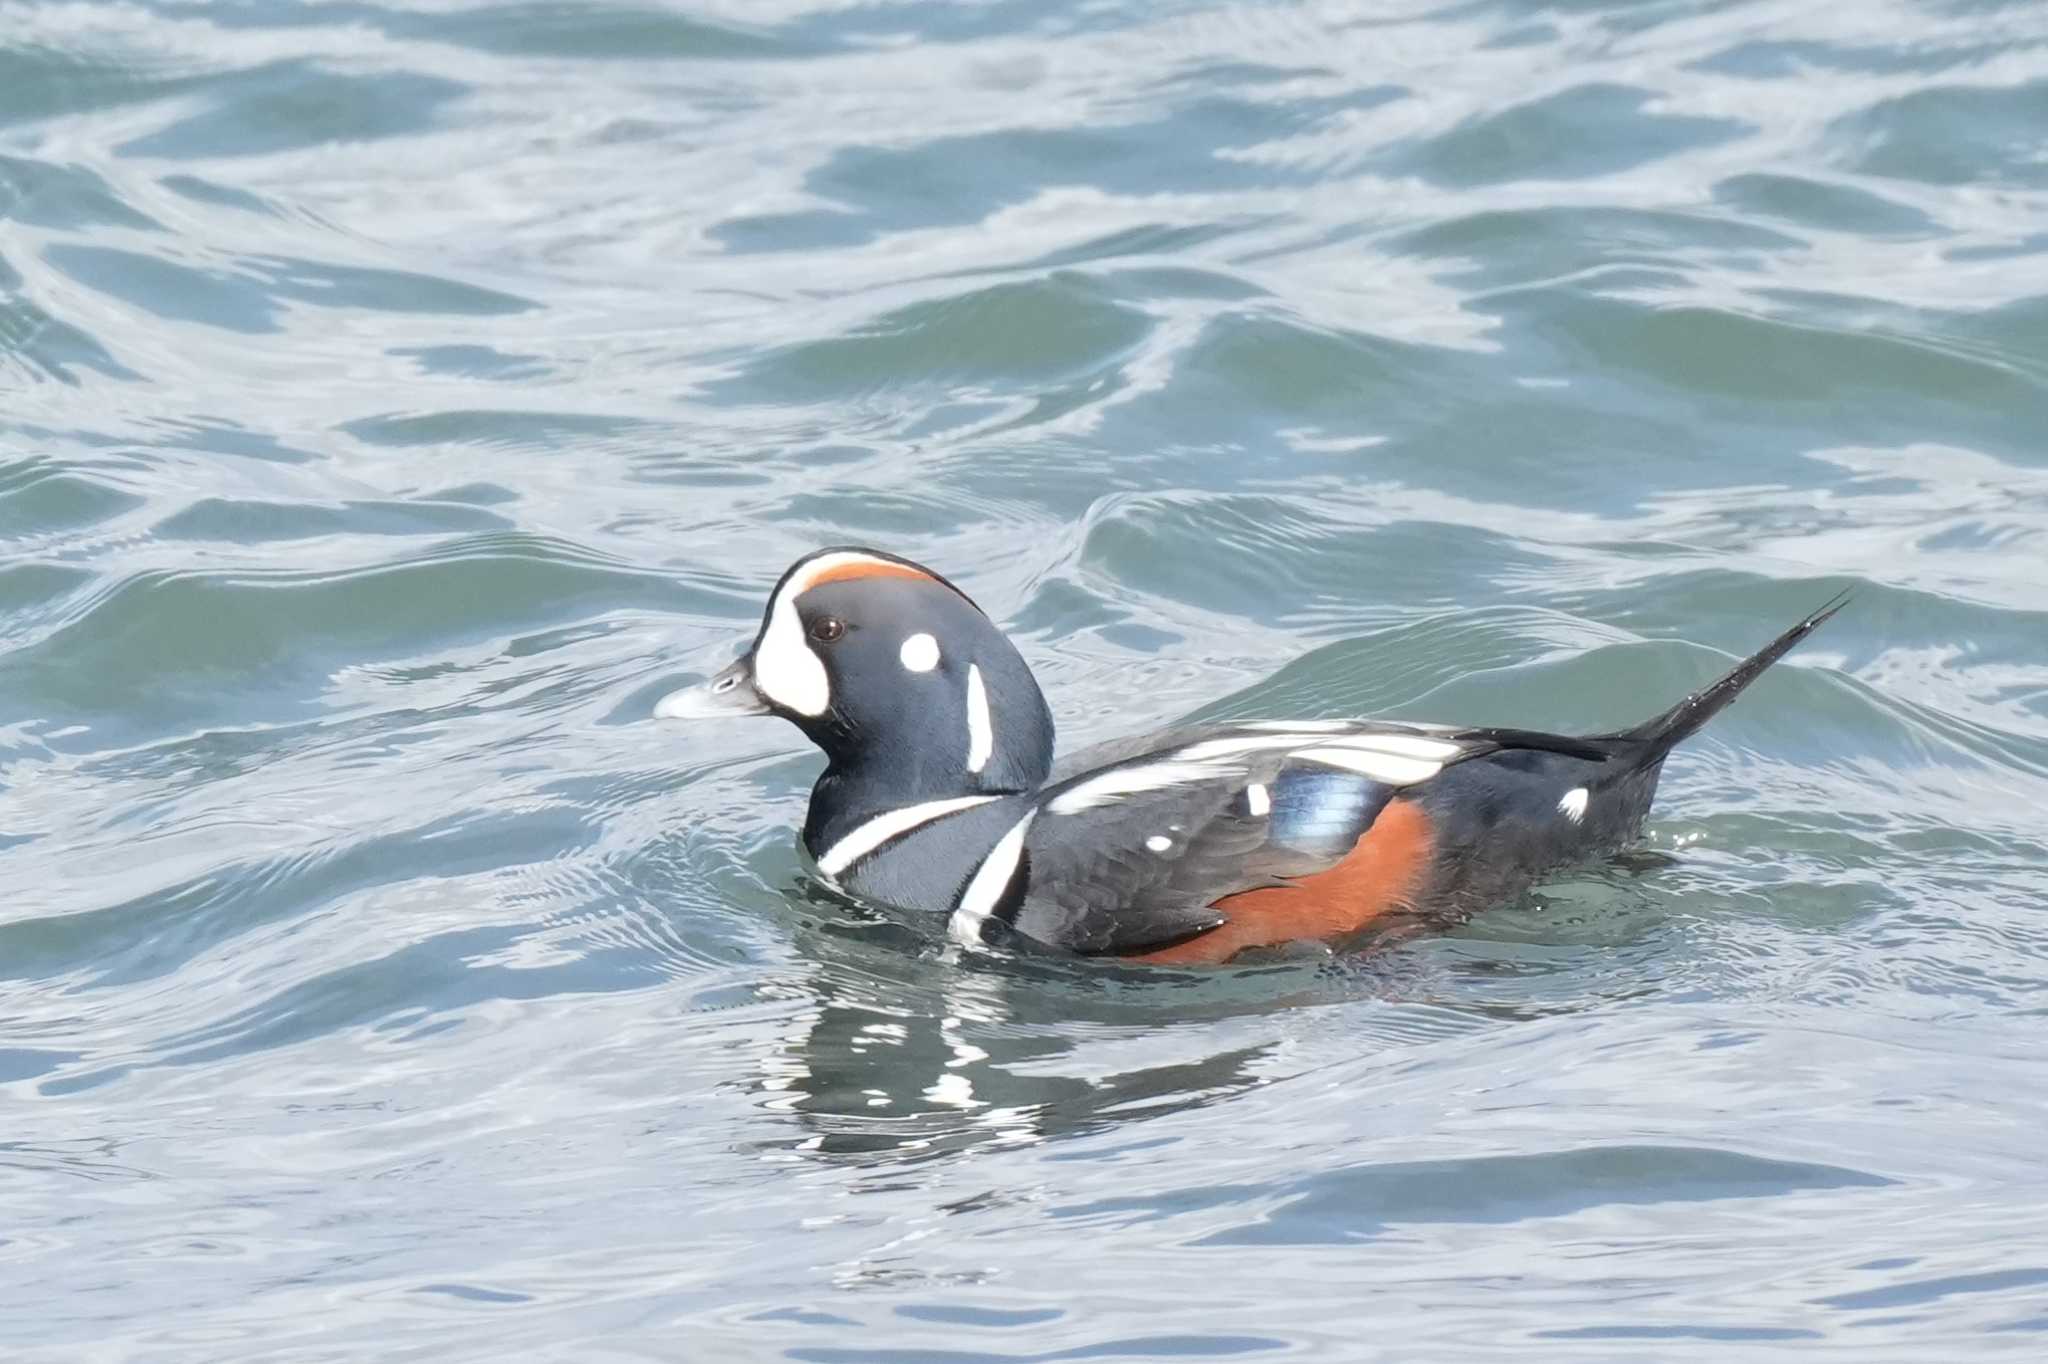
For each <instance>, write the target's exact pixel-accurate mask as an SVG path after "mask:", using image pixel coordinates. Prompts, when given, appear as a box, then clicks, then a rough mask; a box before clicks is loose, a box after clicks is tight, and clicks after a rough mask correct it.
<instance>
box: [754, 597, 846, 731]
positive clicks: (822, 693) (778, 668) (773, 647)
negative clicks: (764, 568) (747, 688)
mask: <svg viewBox="0 0 2048 1364" xmlns="http://www.w3.org/2000/svg"><path fill="white" fill-rule="evenodd" d="M754 686H755V688H756V689H757V690H758V691H759V692H760V693H761V695H763V696H765V697H767V698H768V699H769V700H770V701H773V702H774V703H775V704H776V705H778V706H783V707H786V708H787V709H789V710H793V711H795V712H796V713H797V714H798V715H823V714H824V713H825V711H826V709H827V708H828V707H829V706H830V705H831V704H832V682H831V679H829V678H828V677H826V676H825V664H824V662H823V660H821V659H820V658H819V657H818V656H817V655H816V654H815V653H812V652H811V646H810V645H808V644H806V643H805V642H804V623H803V620H802V618H801V617H799V616H798V615H797V613H796V601H795V594H794V593H791V592H787V591H785V592H783V593H782V594H781V595H780V596H778V597H776V599H775V604H774V605H773V606H772V607H770V608H769V610H768V628H767V629H766V630H763V631H762V632H761V642H760V643H759V644H757V645H755V646H754Z"/></svg>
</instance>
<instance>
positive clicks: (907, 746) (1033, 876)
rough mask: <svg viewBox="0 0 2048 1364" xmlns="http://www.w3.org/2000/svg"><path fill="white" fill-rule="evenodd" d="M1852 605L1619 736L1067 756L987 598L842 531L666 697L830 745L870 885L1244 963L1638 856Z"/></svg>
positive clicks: (1514, 736) (1259, 743)
mask: <svg viewBox="0 0 2048 1364" xmlns="http://www.w3.org/2000/svg"><path fill="white" fill-rule="evenodd" d="M1844 600H1845V598H1837V599H1836V600H1834V601H1832V602H1830V603H1828V604H1827V605H1826V606H1824V607H1823V608H1821V610H1819V611H1817V612H1815V613H1814V614H1813V615H1811V616H1809V617H1807V618H1806V619H1805V620H1803V621H1801V622H1799V624H1797V625H1795V626H1793V627H1792V628H1791V629H1790V630H1787V631H1786V632H1785V633H1784V634H1782V635H1780V636H1778V638H1776V639H1775V640H1773V641H1771V643H1770V644H1769V645H1768V646H1767V647H1765V648H1764V649H1763V650H1762V651H1761V652H1760V653H1758V654H1756V655H1755V656H1754V657H1752V658H1750V659H1748V660H1747V661H1745V662H1744V663H1742V664H1741V665H1740V666H1739V667H1737V668H1736V669H1735V670H1734V671H1732V672H1730V673H1729V674H1728V675H1727V676H1726V677H1724V678H1722V679H1721V680H1720V681H1718V682H1716V683H1714V684H1713V685H1712V686H1710V687H1707V688H1706V689H1704V690H1702V691H1699V692H1696V693H1694V694H1693V695H1691V696H1688V697H1687V698H1686V699H1685V700H1683V701H1681V702H1679V703H1678V704H1677V705H1676V706H1674V707H1672V708H1671V709H1670V710H1668V711H1666V712H1664V713H1663V714H1662V715H1659V716H1657V717H1655V718H1654V719H1651V720H1648V721H1645V722H1644V723H1642V724H1640V725H1637V726H1636V727H1635V728H1633V729H1628V730H1623V731H1621V732H1619V733H1614V734H1595V735H1585V736H1579V737H1565V736H1562V735H1556V734H1541V733H1537V732H1534V731H1531V730H1520V729H1470V728H1458V727H1455V726H1451V725H1429V724H1411V723H1405V722H1401V723H1396V722H1383V721H1372V720H1359V721H1335V720H1295V721H1272V722H1261V723H1254V724H1220V725H1202V726H1193V727H1186V728H1175V729H1165V730H1160V731H1158V732H1155V733H1151V734H1146V735H1142V736H1139V737H1137V738H1131V739H1121V740H1117V741H1114V742H1111V743H1107V744H1101V745H1098V746H1096V747H1093V748H1089V749H1085V750H1083V751H1081V752H1079V753H1075V754H1072V755H1070V756H1069V757H1067V758H1065V759H1064V760H1062V761H1059V762H1055V761H1054V760H1053V722H1052V714H1051V712H1050V711H1049V710H1048V709H1047V707H1046V704H1045V698H1044V696H1042V695H1041V694H1040V693H1039V690H1038V684H1037V683H1036V682H1035V681H1034V680H1033V679H1032V676H1031V670H1030V668H1028V667H1027V666H1026V665H1025V663H1024V660H1023V658H1022V657H1021V656H1020V655H1019V654H1018V653H1017V650H1016V648H1015V647H1014V646H1013V645H1012V644H1011V643H1010V641H1009V640H1008V639H1007V638H1006V637H1005V636H1004V635H1003V632H1002V631H1001V630H999V629H997V628H996V626H995V624H994V623H993V622H992V621H990V620H989V618H988V617H987V616H985V615H983V614H982V612H981V610H980V608H978V607H977V606H975V604H974V603H973V602H972V601H970V600H969V599H968V598H967V595H966V594H965V593H963V592H962V591H961V590H960V589H959V588H957V587H955V586H954V585H953V584H952V583H950V582H948V581H946V579H944V578H942V577H940V576H939V575H938V574H937V573H934V572H932V571H931V570H930V569H928V568H925V567H923V566H921V565H918V564H914V563H911V562H910V561H909V560H907V559H899V558H897V557H895V556H894V555H890V554H884V553H881V552H879V551H876V550H872V549H856V548H833V549H823V550H819V551H818V552H817V553H815V554H811V555H809V556H807V557H805V558H803V559H800V560H798V561H797V562H796V563H795V564H794V565H793V566H791V568H790V569H789V571H788V572H786V573H784V574H783V575H782V580H781V581H780V582H779V583H777V584H776V586H775V591H774V593H773V594H772V595H771V596H770V597H769V599H768V608H767V611H766V614H765V616H764V618H763V620H762V624H761V631H760V633H759V634H758V635H757V636H756V637H755V639H754V647H753V648H752V649H751V650H749V651H748V652H747V654H746V655H745V656H744V657H742V658H741V659H740V660H739V661H738V662H736V663H734V664H733V665H732V666H730V667H728V668H726V669H725V670H724V671H722V672H720V673H718V674H717V675H716V676H714V677H712V678H711V679H709V680H708V681H706V682H704V683H701V684H699V685H697V686H694V687H688V688H685V689H683V690H681V691H677V692H673V693H671V694H670V695H668V696H665V697H663V698H662V699H661V700H660V701H659V702H658V703H657V704H656V705H655V708H654V714H655V715H656V716H657V717H659V718H663V719H701V718H710V717H716V716H724V715H779V716H782V717H783V718H784V719H787V720H790V721H793V722H794V723H795V724H796V726H797V728H799V729H801V730H802V731H803V732H804V734H805V735H806V736H807V737H808V738H809V739H810V740H811V742H813V743H815V744H816V745H817V746H818V747H819V748H822V749H823V750H825V756H826V760H827V761H826V765H825V771H824V774H823V775H822V776H820V777H819V778H818V781H817V785H816V786H815V787H813V788H812V791H811V803H810V811H809V814H808V816H807V817H806V818H805V820H804V828H803V844H804V848H805V850H806V851H807V852H808V853H809V854H810V856H811V858H812V859H813V860H814V861H815V863H816V865H817V869H818V871H819V872H820V873H821V874H822V875H823V876H824V878H825V879H826V880H827V881H829V882H830V883H831V884H832V885H833V886H835V887H836V888H838V889H839V890H841V891H842V892H844V893H846V894H849V895H851V896H853V897H855V898H856V899H860V900H866V901H870V902H877V903H881V904H885V905H891V906H896V907H899V908H902V909H907V910H914V911H929V912H931V913H933V914H942V915H945V916H946V921H947V927H948V931H949V932H950V934H951V935H952V936H953V937H954V938H956V939H958V940H960V941H961V942H963V943H968V944H983V943H993V942H997V941H1002V940H1012V941H1014V940H1016V939H1022V940H1025V941H1026V942H1028V943H1030V944H1035V945H1038V946H1041V947H1048V948H1052V949H1055V950H1060V951H1065V952H1071V953H1078V954H1082V955H1088V956H1112V957H1123V958H1129V959H1135V960H1138V961H1146V962H1172V963H1187V962H1222V961H1227V960H1229V959H1230V958H1232V957H1234V956H1236V955H1237V954H1238V953H1240V952H1243V951H1245V950H1246V949H1250V948H1262V947H1274V946H1279V945H1282V944H1287V943H1291V942H1295V941H1299V940H1304V939H1326V940H1330V939H1341V938H1343V937H1344V936H1346V935H1350V934H1354V933H1357V932H1359V931H1360V930H1362V929H1364V928H1366V927H1368V926H1369V925H1371V924H1373V922H1374V921H1375V920H1378V919H1380V918H1382V917H1383V916H1386V915H1388V914H1391V913H1394V912H1397V911H1413V912H1422V913H1428V912H1431V911H1434V910H1438V909H1447V908H1452V907H1461V908H1479V907H1483V906H1485V905H1486V904H1489V903H1497V902H1499V901H1500V900H1502V899H1505V898H1508V897H1510V896H1512V895H1514V894H1516V893H1518V892H1519V891H1521V890H1522V889H1524V888H1526V887H1527V886H1529V885H1530V884H1531V883H1532V882H1533V881H1534V880H1535V879H1536V878H1537V877H1538V876H1539V875H1541V874H1542V873H1544V872H1546V871H1549V870H1552V869H1554V868H1557V867H1559V866H1561V865H1563V864H1566V863H1569V862H1573V861H1577V860H1579V859H1582V858H1585V857H1587V856H1589V855H1592V854H1595V853H1600V852H1607V851H1612V850H1614V849H1616V848H1619V847H1620V846H1621V845H1622V844H1624V843H1626V842H1627V841H1628V840H1629V839H1631V838H1633V837H1634V836H1635V835H1636V833H1637V832H1638V830H1639V828H1640V826H1641V824H1642V820H1643V816H1644V815H1645V813H1646V812H1647V811H1648V810H1649V807H1650V798H1651V796H1652V795H1653V794H1654V793H1655V792H1656V789H1657V777H1658V773H1659V771H1660V770H1661V768H1662V766H1663V762H1664V758H1665V755H1666V754H1668V753H1669V752H1670V751H1671V749H1672V746H1673V745H1675V744H1677V743H1678V742H1679V741H1680V740H1681V739H1684V738H1685V737H1686V736H1688V735H1690V734H1692V733H1693V732H1694V731H1695V730H1697V729H1699V727H1700V726H1701V725H1703V724H1705V723H1706V722H1707V721H1708V720H1709V719H1710V718H1712V717H1713V715H1714V713H1715V712H1717V711H1719V710H1720V709H1721V708H1722V707H1723V706H1725V705H1727V704H1728V703H1729V702H1730V701H1732V700H1734V699H1735V697H1736V695H1737V694H1738V693H1740V692H1741V691H1742V689H1743V688H1744V687H1746V686H1748V685H1749V684H1750V682H1752V681H1753V680H1755V678H1756V677H1757V675H1758V674H1759V673H1761V672H1762V671H1763V670H1764V669H1765V668H1767V667H1769V666H1770V665H1771V664H1772V663H1774V662H1776V661H1777V660H1778V658H1779V657H1781V656H1782V655H1783V654H1784V653H1785V652H1786V651H1787V650H1789V649H1790V648H1791V647H1792V646H1793V645H1795V644H1797V643H1798V642H1799V641H1800V640H1802V639H1804V638H1805V637H1806V636H1807V635H1808V634H1809V633H1811V632H1812V631H1813V630H1814V629H1815V628H1817V627H1818V626H1819V625H1820V624H1821V623H1822V622H1824V621H1826V620H1827V619H1828V618H1829V617H1830V616H1832V615H1834V613H1835V612H1836V611H1838V610H1840V609H1841V606H1842V604H1843V601H1844Z"/></svg>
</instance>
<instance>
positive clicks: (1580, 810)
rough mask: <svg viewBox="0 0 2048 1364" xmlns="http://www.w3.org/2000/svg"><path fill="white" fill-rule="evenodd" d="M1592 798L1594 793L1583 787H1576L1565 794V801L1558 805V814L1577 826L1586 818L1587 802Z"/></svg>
mask: <svg viewBox="0 0 2048 1364" xmlns="http://www.w3.org/2000/svg"><path fill="white" fill-rule="evenodd" d="M1592 798H1593V793H1592V792H1591V791H1588V790H1587V789H1586V788H1585V787H1583V786H1574V787H1573V788H1572V789H1571V790H1569V791H1567V792H1565V793H1564V799H1563V800H1561V801H1559V802H1558V803H1557V812H1558V813H1559V814H1561V815H1563V816H1564V817H1565V818H1566V819H1568V820H1570V821H1571V822H1572V823H1574V824H1577V823H1578V822H1579V821H1580V820H1582V819H1584V818H1585V817H1586V802H1587V801H1589V800H1591V799H1592Z"/></svg>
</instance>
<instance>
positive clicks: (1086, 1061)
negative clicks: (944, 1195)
mask: <svg viewBox="0 0 2048 1364" xmlns="http://www.w3.org/2000/svg"><path fill="white" fill-rule="evenodd" d="M796 893H797V894H798V895H800V896H801V898H802V900H803V901H804V902H805V903H806V905H807V907H808V908H809V909H810V910H811V911H812V914H811V915H809V916H807V922H805V923H803V924H801V925H800V926H799V927H798V928H797V932H796V937H795V943H796V946H797V948H798V951H799V953H800V954H801V956H802V958H803V963H804V964H803V967H802V969H801V971H800V973H797V974H793V975H791V976H789V977H787V978H785V979H784V980H783V981H781V982H780V983H779V987H778V988H779V989H782V990H788V991H793V992H799V993H801V994H803V995H805V996H808V997H809V998H810V999H812V1000H814V1001H815V1008H814V1009H812V1010H808V1011H806V1013H805V1014H804V1015H803V1016H802V1022H801V1026H800V1027H799V1028H798V1029H796V1030H794V1031H793V1032H792V1033H791V1034H790V1035H789V1036H788V1037H787V1038H786V1039H785V1040H784V1041H783V1042H782V1044H781V1045H779V1046H777V1047H776V1048H775V1049H774V1050H773V1052H772V1053H771V1054H770V1055H769V1056H768V1057H766V1058H765V1060H764V1062H763V1065H762V1072H763V1073H762V1075H761V1077H760V1079H759V1081H758V1082H757V1084H758V1088H759V1090H760V1091H761V1092H763V1093H764V1094H766V1095H768V1096H769V1106H770V1107H772V1108H775V1109H779V1110H781V1111H783V1112H787V1113H789V1114H791V1115H792V1116H794V1117H795V1119H796V1120H797V1122H798V1123H799V1125H800V1127H801V1129H802V1131H801V1133H800V1135H797V1136H795V1137H793V1138H792V1139H791V1142H790V1145H792V1146H794V1147H795V1148H796V1149H798V1150H801V1151H805V1152H808V1153H811V1154H813V1155H816V1156H820V1157H825V1158H829V1159H834V1160H840V1161H850V1162H856V1163H858V1162H863V1161H871V1162H875V1163H881V1162H885V1161H886V1162H900V1161H902V1160H904V1159H919V1158H933V1157H939V1156H944V1155H948V1154H952V1153H956V1152H960V1151H964V1150H967V1149H971V1148H973V1147H977V1146H982V1145H988V1144H1003V1143H1031V1142H1038V1141H1044V1140H1047V1139H1049V1138H1053V1137H1058V1136H1061V1135H1065V1134H1068V1133H1073V1132H1078V1131H1085V1130H1092V1129H1096V1128H1100V1127H1104V1126H1110V1125H1115V1124H1121V1123H1127V1122H1137V1121H1142V1120H1144V1119H1148V1118H1152V1117H1158V1116H1161V1115H1164V1114H1168V1113H1176V1112H1181V1111H1183V1110H1186V1109H1190V1108H1196V1107H1200V1106H1202V1105H1205V1104H1209V1103H1214V1102H1216V1101H1218V1100H1221V1099H1225V1098H1228V1097H1229V1096H1231V1095H1233V1094H1237V1093H1239V1092H1241V1091H1244V1090H1246V1089H1250V1088H1252V1087H1254V1086H1257V1085H1259V1084H1263V1083H1266V1082H1268V1081H1269V1080H1271V1079H1274V1078H1277V1076H1278V1071H1277V1068H1276V1067H1275V1066H1273V1065H1272V1064H1271V1058H1272V1057H1273V1055H1274V1053H1275V1051H1276V1048H1277V1047H1278V1044H1279V1039H1278V1038H1277V1037H1276V1036H1275V1032H1274V1029H1273V1028H1272V1026H1271V1025H1270V1023H1262V1022H1261V1021H1260V1020H1262V1019H1266V1018H1267V1017H1268V1016H1271V1015H1276V1014H1282V1013H1285V1012H1288V1011H1292V1010H1296V1009H1299V1008H1300V1007H1301V1006H1302V1005H1304V1004H1308V1003H1328V1002H1330V1001H1332V1000H1333V999H1336V998H1341V997H1343V996H1346V995H1355V994H1357V993H1359V991H1360V989H1361V984H1362V978H1361V977H1360V976H1359V975H1358V974H1357V973H1355V972H1346V971H1343V970H1337V969H1333V968H1332V967H1331V962H1330V958H1329V956H1328V954H1327V953H1326V952H1322V951H1320V950H1318V951H1317V953H1316V954H1315V955H1313V956H1308V955H1303V956H1300V957H1296V958H1292V959H1284V960H1277V961H1271V962H1267V963H1264V964H1260V965H1254V966H1250V967H1246V968H1242V969H1239V970H1234V971H1201V972H1194V971H1190V972H1174V971H1168V970H1163V969H1159V968H1118V967H1113V966H1106V965H1104V964H1101V963H1095V962H1085V961H1070V960H1065V959H1059V958H1049V957H1023V956H1009V955H1006V954H991V953H986V952H973V953H962V952H961V951H959V949H957V948H955V947H952V946H950V945H948V944H944V943H942V942H938V941H935V940H934V939H932V938H930V937H926V936H924V935H922V934H920V933H919V932H918V931H916V930H915V929H913V928H911V927H908V926H906V925H905V924H903V923H901V922H898V921H895V920H892V919H888V918H884V917H881V916H878V915H877V914H875V913H874V912H873V911H869V910H866V909H863V908H861V907H858V906H852V905H849V904H848V903H847V902H845V901H843V900H840V899H838V898H837V897H835V896H832V895H830V894H829V893H828V892H826V891H824V890H823V889H822V888H821V887H818V886H816V885H815V884H806V885H804V886H802V887H800V888H799V889H798V891H797V892H796Z"/></svg>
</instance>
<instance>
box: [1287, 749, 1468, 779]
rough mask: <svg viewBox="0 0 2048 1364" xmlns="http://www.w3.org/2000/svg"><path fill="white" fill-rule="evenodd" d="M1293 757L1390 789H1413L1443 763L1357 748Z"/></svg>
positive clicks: (1314, 751) (1311, 751)
mask: <svg viewBox="0 0 2048 1364" xmlns="http://www.w3.org/2000/svg"><path fill="white" fill-rule="evenodd" d="M1294 756H1295V757H1297V758H1302V759H1305V760H1307V761H1309V762H1312V763H1321V764H1323V765H1324V766H1325V767H1341V768H1343V769H1344V770H1345V771H1347V772H1356V773H1358V774H1359V775H1360V776H1365V777H1371V778H1372V779H1373V780H1374V781H1383V782H1385V783H1386V784H1387V785H1389V786H1413V785H1414V784H1415V783H1416V782H1419V781H1428V780H1429V779H1430V778H1431V777H1433V776H1435V775H1436V774H1437V773H1439V772H1441V771H1443V770H1444V765H1443V764H1442V763H1433V762H1427V761H1425V760H1423V759H1421V758H1403V757H1400V756H1398V755H1396V754H1392V753H1370V752H1367V751H1365V750H1363V749H1357V748H1305V749H1303V750H1302V751H1301V752H1299V753H1297V754H1295V755H1294Z"/></svg>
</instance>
